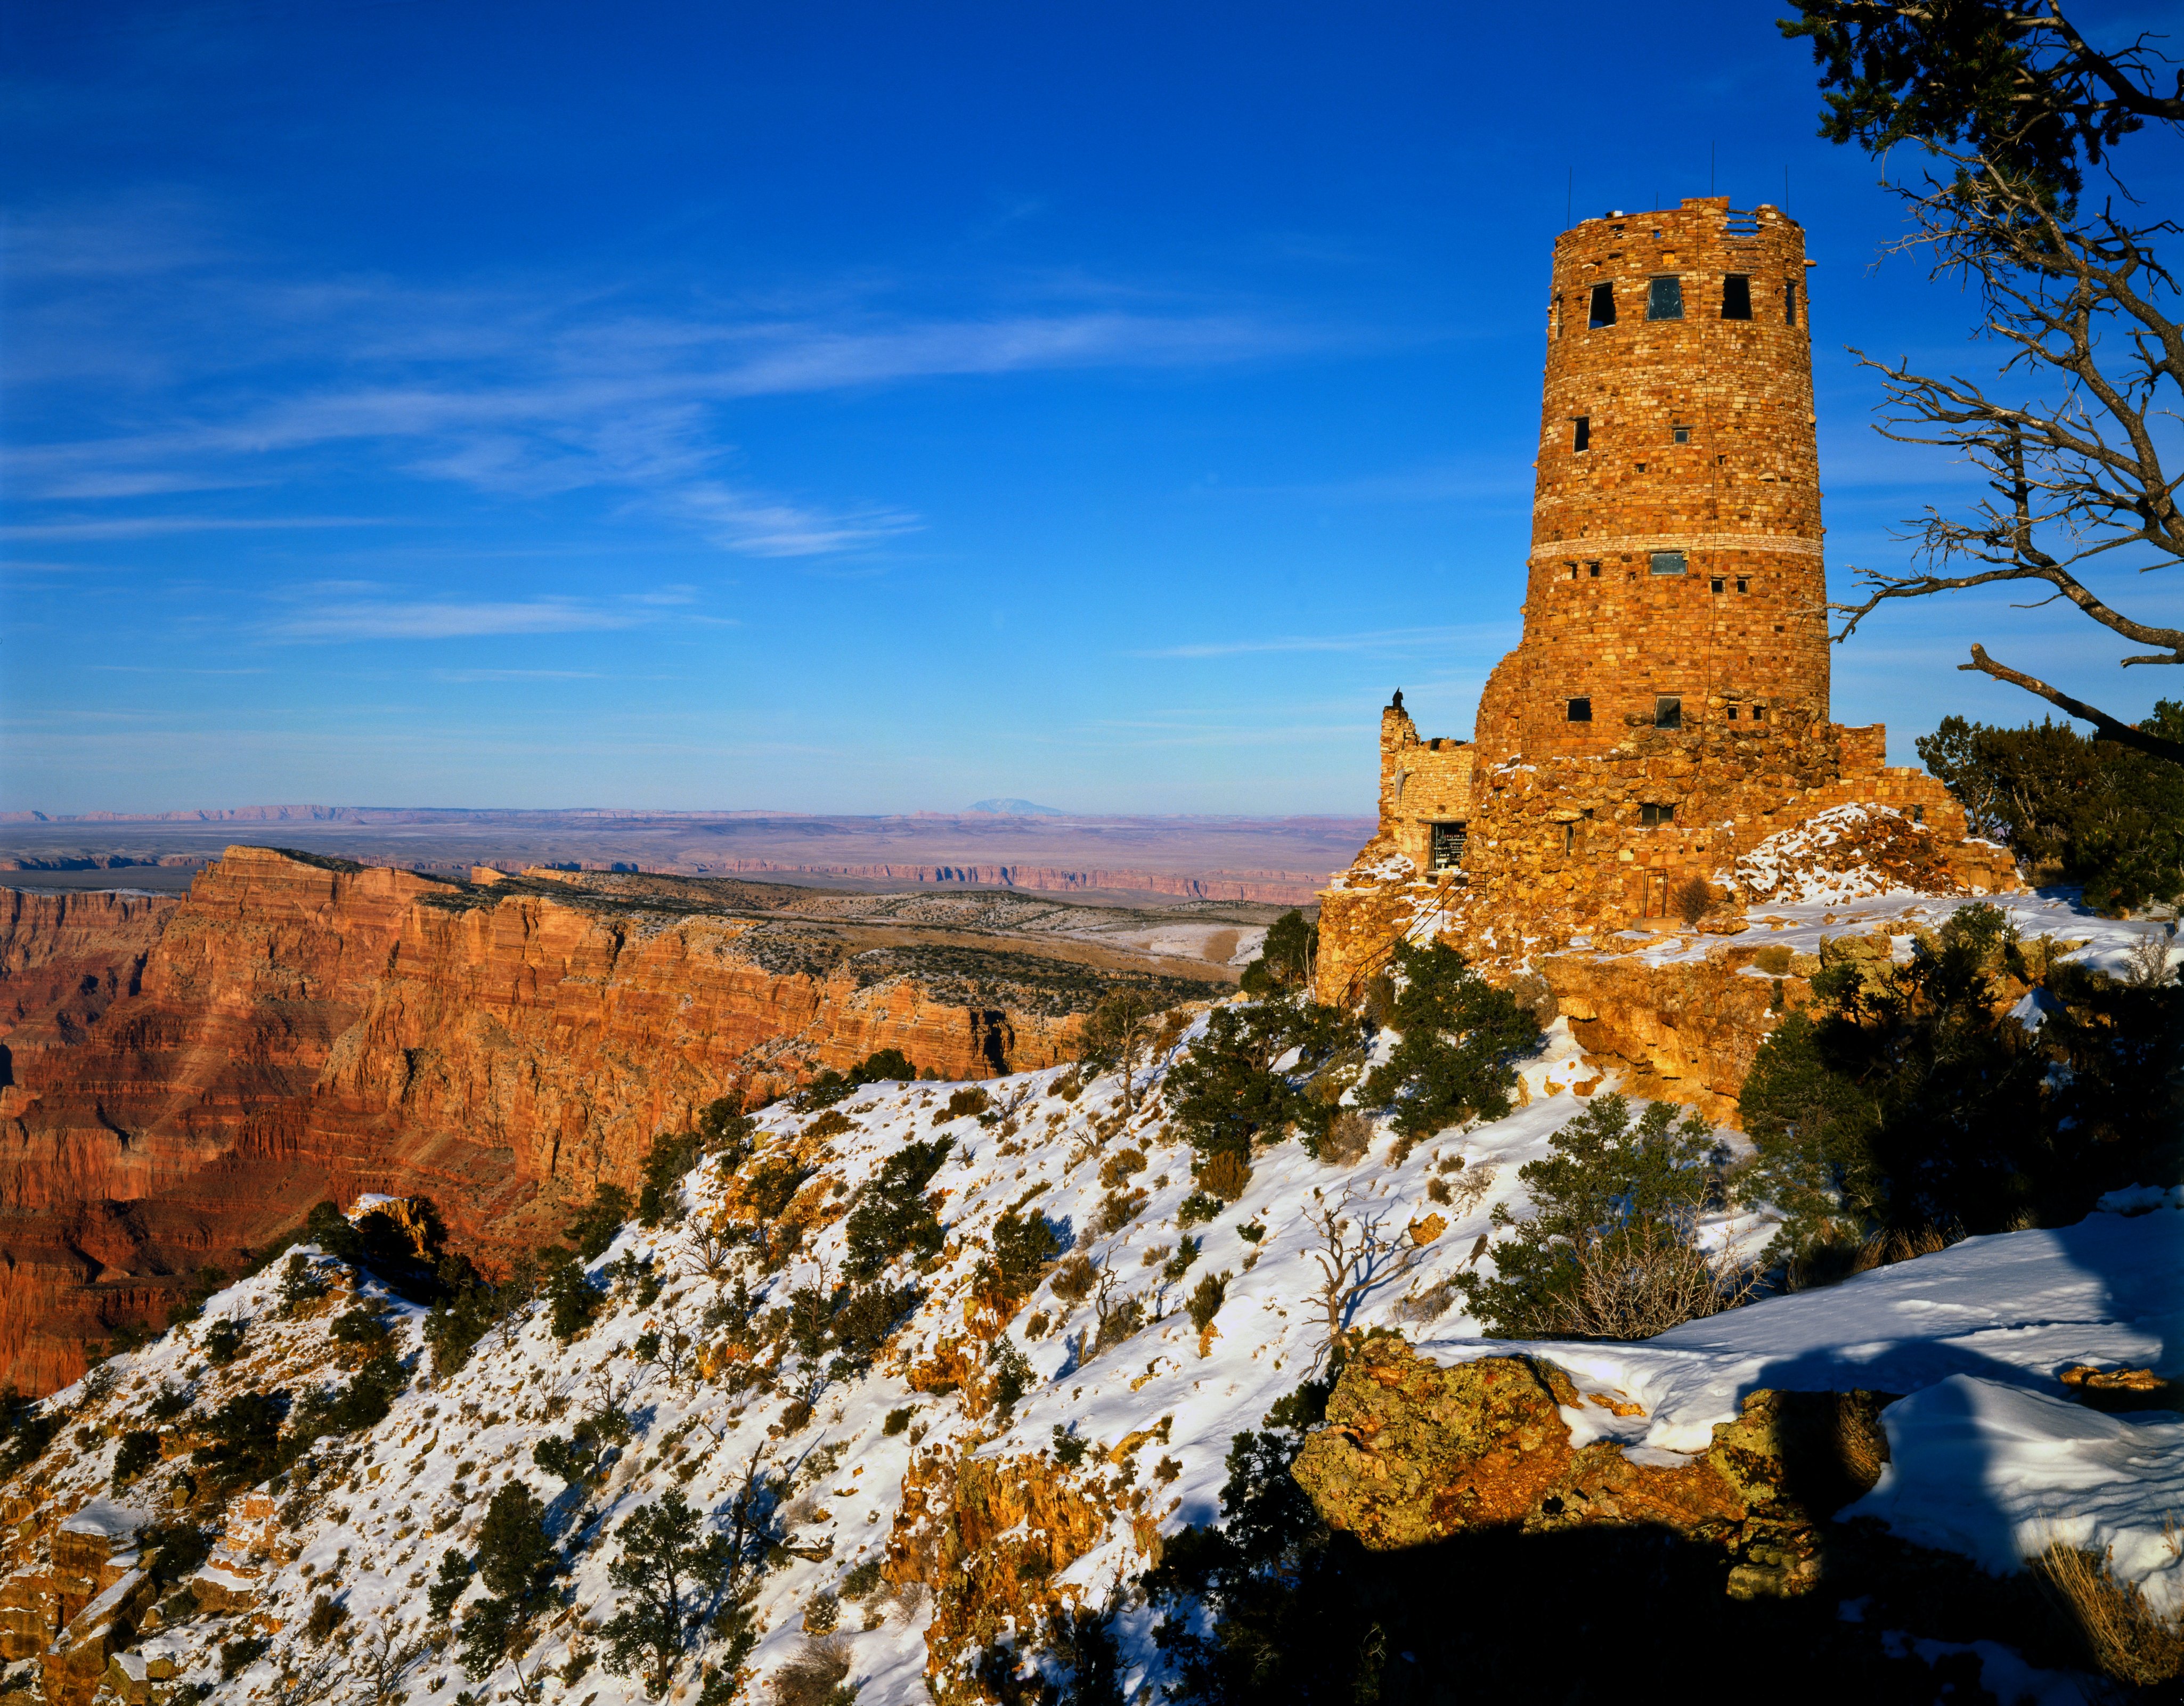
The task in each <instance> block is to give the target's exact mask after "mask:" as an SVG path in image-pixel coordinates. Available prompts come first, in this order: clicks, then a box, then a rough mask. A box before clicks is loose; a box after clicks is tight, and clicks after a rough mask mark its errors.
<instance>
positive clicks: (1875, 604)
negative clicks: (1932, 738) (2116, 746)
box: [1830, 8, 2184, 756]
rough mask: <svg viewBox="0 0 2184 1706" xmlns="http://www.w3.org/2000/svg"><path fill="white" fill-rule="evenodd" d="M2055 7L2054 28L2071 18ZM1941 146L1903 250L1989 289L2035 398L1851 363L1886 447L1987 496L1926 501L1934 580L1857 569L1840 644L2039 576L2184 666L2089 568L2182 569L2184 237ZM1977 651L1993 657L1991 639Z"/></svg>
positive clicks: (1922, 552)
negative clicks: (1929, 462)
mask: <svg viewBox="0 0 2184 1706" xmlns="http://www.w3.org/2000/svg"><path fill="white" fill-rule="evenodd" d="M2050 10H2051V12H2052V14H2053V17H2052V19H2051V20H2049V23H2043V24H2042V25H2041V27H2042V28H2046V27H2049V26H2050V23H2052V24H2053V27H2057V28H2064V27H2067V25H2065V24H2064V23H2063V22H2061V21H2059V20H2061V14H2060V13H2059V11H2053V8H2050ZM2019 15H2020V16H2021V15H2025V14H2019ZM2073 39H2074V40H2075V36H2073ZM2080 45H2081V46H2082V43H2081V44H2080ZM2072 51H2074V52H2075V51H2076V50H2075V48H2074V49H2073V50H2072ZM2090 51H2091V50H2090V49H2088V50H2087V52H2088V53H2090ZM1931 152H1932V153H1934V154H1935V156H1936V158H1937V159H1942V160H1945V161H1947V162H1948V163H1950V164H1951V165H1953V167H1954V169H1955V170H1954V175H1953V177H1951V178H1950V179H1949V180H1947V181H1942V180H1940V179H1937V178H1934V177H1928V178H1927V179H1925V181H1924V182H1923V183H1922V184H1919V185H1917V186H1912V187H1905V188H1904V189H1903V190H1902V191H1901V193H1902V194H1903V196H1904V198H1905V199H1906V201H1907V202H1908V204H1909V207H1910V210H1911V215H1912V221H1913V230H1912V231H1911V233H1910V234H1909V235H1908V236H1907V237H1904V238H1903V240H1902V241H1901V242H1899V243H1897V244H1895V245H1894V246H1893V247H1894V249H1895V251H1896V252H1897V253H1911V252H1916V251H1924V252H1925V253H1926V254H1928V255H1929V256H1930V257H1931V261H1932V267H1933V271H1934V275H1935V276H1936V277H1953V278H1954V279H1956V280H1958V281H1959V282H1963V283H1964V284H1966V285H1969V286H1970V287H1974V288H1975V289H1976V290H1977V291H1978V293H1979V295H1980V298H1981V304H1982V310H1983V314H1982V318H1983V325H1982V327H1981V331H1982V333H1983V335H1984V336H1985V337H1987V338H1988V339H1989V340H1991V341H1992V342H1993V343H1997V344H1999V345H2001V346H2002V347H2003V350H2004V352H2005V353H2004V357H2003V360H2002V362H2001V364H2000V366H1999V369H1998V372H1999V374H2000V375H2001V376H2005V377H2006V378H2008V379H2009V380H2011V381H2013V382H2023V383H2024V384H2025V387H2026V389H2027V390H2028V391H2029V392H2031V396H2030V397H2029V398H2025V399H2022V400H2015V401H2010V400H2004V399H2002V398H2000V397H1998V396H1997V394H1996V393H1997V385H1996V384H1995V383H1994V382H1987V383H1982V382H1980V381H1977V380H1975V379H1970V378H1966V377H1964V376H1960V375H1951V376H1947V377H1942V376H1932V375H1927V374H1919V373H1914V372H1913V371H1911V370H1910V366H1909V364H1908V362H1907V361H1898V362H1897V363H1895V364H1893V365H1891V364H1888V363H1886V362H1882V361H1878V360H1874V359H1873V358H1872V357H1870V356H1869V355H1867V354H1865V353H1864V351H1855V352H1853V353H1854V354H1857V355H1858V360H1860V362H1862V363H1863V364H1864V365H1866V366H1868V367H1870V368H1872V369H1874V370H1875V371H1876V372H1878V373H1879V374H1880V376H1881V384H1882V387H1883V390H1884V393H1885V394H1886V402H1885V404H1884V405H1883V410H1882V415H1881V420H1880V423H1879V425H1878V429H1877V430H1878V431H1880V433H1881V434H1882V436H1884V437H1885V438H1890V439H1892V440H1894V441H1895V442H1896V443H1906V444H1925V445H1932V446H1936V447H1938V448H1942V449H1949V450H1953V451H1954V452H1955V453H1957V454H1958V456H1959V457H1960V458H1962V459H1963V460H1965V461H1967V462H1969V463H1970V464H1971V465H1972V466H1975V467H1977V468H1979V469H1981V470H1982V471H1984V472H1985V473H1986V495H1985V496H1983V497H1981V498H1980V499H1976V500H1975V501H1974V502H1973V503H1971V504H1970V505H1969V506H1967V507H1966V508H1964V509H1961V510H1954V511H1952V512H1947V513H1945V512H1944V511H1942V510H1940V509H1937V508H1935V507H1933V506H1931V505H1930V506H1928V507H1927V509H1926V510H1925V512H1924V514H1923V516H1920V517H1919V518H1917V519H1915V520H1914V521H1911V522H1909V523H1908V524H1907V530H1906V534H1905V537H1906V538H1908V540H1909V541H1910V542H1911V544H1912V549H1913V555H1914V557H1917V558H1923V559H1924V563H1923V565H1922V566H1921V567H1920V568H1919V570H1917V571H1908V572H1888V571H1875V570H1867V571H1857V572H1858V581H1859V583H1860V588H1861V590H1862V591H1863V593H1864V597H1863V599H1858V600H1857V601H1854V602H1850V603H1838V604H1834V605H1830V609H1831V610H1834V611H1836V613H1837V614H1838V615H1840V616H1842V617H1843V619H1844V620H1843V622H1842V624H1841V628H1840V629H1839V630H1838V632H1837V633H1836V636H1835V638H1836V639H1837V640H1838V641H1841V640H1844V639H1847V638H1849V636H1850V635H1851V634H1853V633H1855V632H1856V631H1857V629H1858V624H1859V623H1860V622H1863V621H1864V619H1865V617H1867V616H1869V615H1871V614H1872V613H1873V611H1874V610H1876V609H1878V608H1879V607H1880V605H1883V604H1885V603H1886V602H1888V601H1890V600H1892V599H1916V598H1927V597H1931V596H1932V595H1934V594H1939V593H1945V592H1955V591H1961V590H1964V589H1967V588H1974V587H1982V586H1992V585H1995V584H1997V583H2002V582H2006V581H2037V582H2041V583H2044V584H2046V585H2048V586H2049V587H2051V588H2053V589H2054V590H2053V597H2054V598H2060V599H2067V600H2068V601H2069V602H2070V604H2072V605H2075V607H2076V608H2077V609H2078V610H2079V611H2080V612H2081V614H2083V615H2084V616H2086V617H2087V618H2088V619H2089V620H2091V621H2092V622H2098V623H2099V624H2100V625H2101V626H2102V627H2105V628H2107V629H2108V630H2109V632H2111V633H2115V634H2118V635H2120V636H2121V637H2122V638H2126V639H2128V640H2131V641H2134V642H2136V643H2137V644H2140V645H2144V646H2149V647H2153V648H2155V650H2153V651H2151V652H2147V653H2139V654H2135V655H2131V656H2129V657H2126V658H2124V659H2121V660H2120V662H2121V663H2122V664H2123V665H2126V666H2128V665H2134V664H2184V628H2180V627H2169V626H2165V625H2163V624H2161V623H2158V622H2148V621H2145V620H2143V619H2142V617H2139V616H2133V615H2131V614H2129V613H2127V612H2126V611H2124V610H2119V609H2117V608H2116V607H2115V606H2114V605H2113V604H2111V603H2109V601H2108V600H2107V599H2104V598H2103V597H2101V596H2100V595H2099V594H2097V593H2095V592H2094V591H2093V590H2092V588H2091V587H2089V586H2088V585H2087V583H2086V582H2085V580H2084V578H2083V577H2082V571H2083V569H2084V568H2085V567H2086V566H2087V565H2090V564H2093V563H2096V562H2103V563H2104V562H2108V561H2113V560H2114V556H2113V554H2114V553H2116V552H2118V551H2124V550H2131V551H2132V553H2133V555H2135V556H2136V555H2140V554H2144V555H2145V556H2146V557H2147V558H2150V560H2140V561H2138V562H2137V563H2136V564H2135V565H2134V566H2137V568H2138V569H2139V571H2141V572H2147V571H2151V570H2153V569H2158V568H2176V567H2177V566H2180V565H2184V504H2180V501H2179V498H2180V492H2184V458H2179V457H2178V453H2177V443H2176V432H2175V431H2174V426H2175V422H2176V399H2178V397H2179V396H2180V394H2184V321H2180V320H2179V319H2178V318H2177V317H2176V315H2174V314H2173V313H2171V312H2169V311H2168V308H2169V301H2168V300H2167V299H2170V298H2174V297H2175V296H2176V293H2177V284H2176V278H2175V277H2174V276H2172V275H2171V273H2170V271H2169V270H2168V269H2167V267H2166V266H2165V265H2163V263H2162V261H2161V259H2160V258H2159V255H2158V254H2157V253H2156V250H2155V247H2154V245H2155V243H2156V241H2157V240H2158V239H2162V238H2167V237H2176V236H2177V235H2178V234H2179V227H2178V226H2176V223H2175V222H2173V221H2170V220H2158V221H2153V222H2150V223H2148V222H2139V223H2133V222H2131V221H2128V220H2126V219H2124V218H2122V217H2120V216H2119V215H2117V214H2116V213H2115V212H2114V209H2113V208H2112V207H2103V208H2102V209H2100V210H2099V211H2098V212H2097V213H2092V214H2086V215H2079V214H2075V213H2072V212H2069V211H2067V210H2064V209H2061V208H2060V207H2059V204H2058V203H2057V202H2056V200H2055V198H2053V196H2052V195H2051V194H2048V193H2047V192H2043V191H2042V189H2041V188H2040V187H2037V186H2036V185H2033V184H2031V183H2028V182H2026V181H2023V180H2021V179H2019V178H2016V177H2013V176H2012V175H2011V174H2010V173H2009V171H2008V170H2004V169H2003V167H2002V166H2000V165H1998V164H1997V163H1996V162H1995V161H1994V160H1993V159H1991V158H1990V157H1988V156H1987V155H1986V154H1984V153H1976V152H1973V153H1964V152H1954V151H1952V150H1950V149H1947V148H1940V147H1933V148H1931ZM2042 602H2043V603H2044V602H2048V600H2042ZM1973 655H1974V658H1975V660H1984V659H1985V658H1986V654H1985V652H1984V651H1983V650H1979V649H1977V648H1975V650H1974V653H1973ZM1966 667H1968V668H1972V669H1976V670H1979V671H1981V672H1983V673H1986V674H1988V675H1992V676H1994V677H1995V678H1996V679H1997V680H2006V681H2009V682H2012V683H2014V684H2016V685H2019V686H2021V687H2024V688H2025V689H2026V690H2027V691H2028V692H2034V693H2037V694H2039V695H2040V696H2041V697H2042V698H2044V699H2046V700H2048V701H2049V702H2050V703H2052V704H2054V705H2060V706H2063V707H2064V709H2066V710H2069V711H2070V714H2071V715H2072V716H2082V717H2084V718H2086V719H2087V721H2089V722H2093V723H2094V724H2095V726H2096V727H2097V728H2098V729H2099V730H2100V732H2101V733H2102V734H2103V736H2105V737H2106V738H2108V739H2114V740H2119V741H2125V742H2126V744H2131V745H2133V746H2136V747H2138V748H2139V749H2140V750H2145V751H2148V752H2153V753H2158V754H2159V755H2163V756H2172V754H2171V752H2170V748H2171V747H2172V745H2173V743H2171V742H2169V741H2165V740H2162V739H2158V738H2156V737H2153V736H2148V735H2142V734H2141V733H2140V732H2139V731H2137V729H2134V728H2131V727H2130V725H2128V724H2126V723H2124V722H2120V720H2119V719H2117V718H2114V717H2112V716H2108V715H2107V714H2106V713H2104V712H2101V711H2095V710H2093V709H2092V708H2091V707H2090V706H2088V707H2084V708H2082V709H2081V708H2080V705H2079V701H2077V700H2073V699H2070V698H2069V697H2068V696H2067V695H2064V694H2060V693H2059V692H2058V691H2057V690H2056V689H2053V688H2051V687H2048V685H2047V684H2046V683H2040V682H2037V681H2036V679H2035V678H2034V677H2029V676H2025V675H2022V674H2021V673H2020V672H2015V671H2005V670H2003V667H2002V666H1999V665H1991V661H1985V662H1982V661H1975V662H1974V663H1973V664H1971V665H1969V666H1966ZM2119 731H2122V732H2120V733H2119Z"/></svg>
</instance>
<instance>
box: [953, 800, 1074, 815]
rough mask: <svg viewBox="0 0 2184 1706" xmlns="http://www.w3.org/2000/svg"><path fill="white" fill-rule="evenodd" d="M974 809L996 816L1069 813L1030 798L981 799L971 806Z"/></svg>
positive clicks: (1058, 807)
mask: <svg viewBox="0 0 2184 1706" xmlns="http://www.w3.org/2000/svg"><path fill="white" fill-rule="evenodd" d="M971 810H972V811H989V812H991V813H992V814H993V815H994V816H995V817H1067V816H1068V815H1069V814H1068V813H1067V811H1063V810H1062V809H1061V807H1060V806H1034V805H1033V804H1032V802H1031V801H1030V800H977V801H975V802H973V804H972V806H971Z"/></svg>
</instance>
